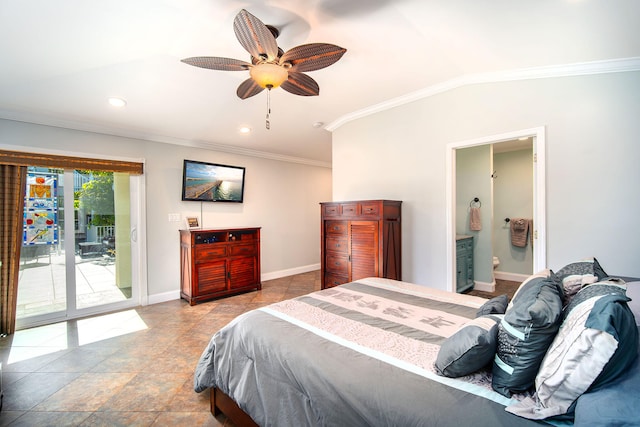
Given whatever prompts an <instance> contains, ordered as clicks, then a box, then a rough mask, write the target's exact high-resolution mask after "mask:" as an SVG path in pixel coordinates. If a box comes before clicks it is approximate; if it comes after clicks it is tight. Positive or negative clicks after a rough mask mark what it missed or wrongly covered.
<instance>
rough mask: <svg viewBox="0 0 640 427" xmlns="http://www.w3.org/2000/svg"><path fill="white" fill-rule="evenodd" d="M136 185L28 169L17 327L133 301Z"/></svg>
mask: <svg viewBox="0 0 640 427" xmlns="http://www.w3.org/2000/svg"><path fill="white" fill-rule="evenodd" d="M136 183H137V177H132V176H130V175H129V174H128V173H123V172H105V171H92V170H56V169H48V168H36V167H31V168H29V171H28V176H27V186H26V191H25V209H24V212H25V213H24V225H23V230H22V234H23V240H22V248H21V256H20V277H19V282H18V303H17V318H16V325H17V328H19V329H21V328H25V327H28V326H35V325H40V324H45V323H51V322H55V321H59V320H65V319H69V318H75V317H80V316H85V315H89V314H95V313H100V312H105V311H108V310H114V309H118V308H126V307H130V306H133V305H137V304H139V302H140V301H139V297H138V295H139V292H138V286H137V283H138V280H137V277H136V273H135V271H136V269H134V268H132V266H134V265H135V263H137V262H138V259H137V256H136V254H137V250H136V248H137V246H136V242H135V235H136V233H135V225H134V224H137V223H138V218H137V215H135V209H132V207H133V206H135V204H136V201H137V200H138V197H140V196H139V194H138V191H137V184H136ZM132 212H133V214H132Z"/></svg>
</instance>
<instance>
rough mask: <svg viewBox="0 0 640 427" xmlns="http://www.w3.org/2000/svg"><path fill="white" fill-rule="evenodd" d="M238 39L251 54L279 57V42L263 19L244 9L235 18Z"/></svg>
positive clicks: (235, 30) (234, 29)
mask: <svg viewBox="0 0 640 427" xmlns="http://www.w3.org/2000/svg"><path fill="white" fill-rule="evenodd" d="M233 31H234V32H235V33H236V37H237V38H238V41H239V42H240V44H241V45H242V47H244V48H245V49H246V50H247V52H249V53H250V54H251V56H253V57H255V58H263V59H266V60H268V61H273V60H274V59H276V58H277V57H278V43H277V42H276V38H275V37H274V36H273V34H272V33H271V31H270V30H269V28H267V26H266V25H264V24H263V23H262V21H261V20H259V19H258V18H256V17H255V16H253V15H252V14H250V13H249V12H247V11H246V10H244V9H242V10H241V11H240V12H239V13H238V14H237V15H236V17H235V19H234V20H233Z"/></svg>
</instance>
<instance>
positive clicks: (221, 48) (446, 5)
mask: <svg viewBox="0 0 640 427" xmlns="http://www.w3.org/2000/svg"><path fill="white" fill-rule="evenodd" d="M242 8H245V9H247V10H248V11H249V12H251V13H252V14H254V15H255V16H257V17H258V18H260V19H261V20H262V21H263V22H264V23H266V24H271V25H274V26H276V27H278V28H279V29H280V31H281V35H280V37H279V38H278V45H279V46H280V47H282V48H283V49H284V50H285V51H286V50H287V49H289V48H291V47H294V46H297V45H300V44H304V43H312V42H324V43H333V44H337V45H339V46H342V47H344V48H346V49H347V53H346V54H345V55H344V56H343V57H342V59H340V61H338V62H337V63H335V64H334V65H332V66H330V67H328V68H325V69H322V70H317V71H314V72H310V73H309V75H310V76H311V77H313V78H314V79H315V80H316V81H317V82H318V84H319V85H320V96H318V97H300V96H295V95H292V94H289V93H287V92H284V91H283V90H282V89H275V90H273V91H272V93H271V130H266V129H265V114H266V109H267V95H266V91H265V92H263V93H260V94H258V95H256V96H254V97H252V98H249V99H246V100H240V99H239V98H238V97H237V96H236V87H237V86H238V85H239V84H240V83H241V82H242V81H243V80H245V79H246V78H248V72H223V71H213V70H205V69H200V68H196V67H192V66H189V65H186V64H183V63H181V62H180V59H182V58H186V57H191V56H223V57H230V58H236V59H241V60H248V58H249V54H248V53H247V52H246V51H245V50H244V49H243V48H242V47H241V46H240V44H239V43H238V41H237V40H236V38H235V35H234V32H233V18H234V17H235V15H236V14H237V13H238V11H239V10H240V9H242ZM638 17H640V1H637V0H614V1H612V0H520V1H514V0H484V1H483V0H446V1H445V0H308V1H302V0H295V1H294V0H271V1H258V0H249V1H236V0H109V1H104V0H102V1H98V0H58V1H54V0H2V1H1V2H0V117H2V118H8V119H14V120H21V121H28V122H34V123H42V124H50V125H55V126H63V127H69V128H74V129H83V130H92V131H97V132H103V133H108V134H115V135H123V136H132V137H137V138H144V139H152V140H155V141H161V142H172V143H177V144H184V145H193V146H201V147H211V148H216V149H219V148H221V147H222V148H223V149H228V150H230V151H235V152H247V153H255V152H265V153H271V154H273V155H275V156H282V157H291V158H295V159H306V160H305V161H309V162H310V163H314V162H315V163H318V164H329V163H330V162H331V134H330V132H329V131H328V130H326V129H325V128H324V127H326V126H327V125H329V128H331V129H333V128H335V126H337V124H339V123H343V122H345V121H347V120H348V119H349V118H350V117H355V116H358V115H361V114H364V113H363V112H366V111H367V110H368V109H371V108H375V106H377V105H380V104H381V103H385V102H389V101H390V100H394V99H396V98H398V97H407V96H410V94H412V93H414V92H416V91H418V92H420V91H422V92H424V91H425V89H428V88H431V87H438V86H442V85H446V84H447V82H452V81H455V80H456V79H461V78H468V79H470V78H472V77H473V76H480V75H486V74H487V73H489V74H491V73H498V72H504V71H505V70H519V69H529V68H532V67H544V66H554V65H560V64H575V63H584V62H592V61H603V60H614V59H620V58H636V57H640V31H639V30H638ZM110 96H118V97H122V98H124V99H126V101H127V106H126V107H124V108H121V109H115V108H113V107H111V106H109V105H108V103H107V98H108V97H110ZM316 122H322V123H324V126H322V127H320V128H317V127H314V126H313V124H314V123H316ZM332 124H333V125H332ZM241 126H249V127H251V128H252V130H253V131H252V133H251V134H250V135H241V134H239V133H238V128H239V127H241Z"/></svg>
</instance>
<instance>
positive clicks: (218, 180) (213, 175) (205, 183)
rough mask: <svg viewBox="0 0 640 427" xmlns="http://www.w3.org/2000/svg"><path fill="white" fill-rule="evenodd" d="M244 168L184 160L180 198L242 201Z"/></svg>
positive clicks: (202, 200)
mask: <svg viewBox="0 0 640 427" xmlns="http://www.w3.org/2000/svg"><path fill="white" fill-rule="evenodd" d="M243 198H244V168H243V167H240V166H229V165H219V164H216V163H205V162H198V161H195V160H185V161H184V168H183V172H182V200H191V201H197V202H233V203H242V200H243Z"/></svg>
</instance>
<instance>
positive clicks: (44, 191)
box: [16, 167, 67, 319]
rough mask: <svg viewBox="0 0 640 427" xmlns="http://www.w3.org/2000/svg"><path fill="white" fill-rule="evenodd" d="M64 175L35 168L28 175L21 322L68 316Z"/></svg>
mask: <svg viewBox="0 0 640 427" xmlns="http://www.w3.org/2000/svg"><path fill="white" fill-rule="evenodd" d="M63 178H64V176H63V171H61V170H54V169H47V168H34V167H31V168H29V169H28V172H27V184H26V189H25V198H24V215H23V218H24V220H23V229H22V247H21V248H20V274H19V279H18V280H19V282H18V283H19V285H18V303H17V307H16V312H17V318H18V319H20V318H23V317H29V316H42V315H49V314H51V313H55V312H64V311H65V310H66V305H67V294H66V274H65V267H64V250H63V243H64V240H63V236H64V230H65V223H64V209H63V207H64V179H63Z"/></svg>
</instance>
